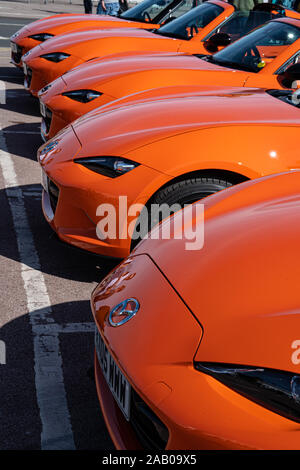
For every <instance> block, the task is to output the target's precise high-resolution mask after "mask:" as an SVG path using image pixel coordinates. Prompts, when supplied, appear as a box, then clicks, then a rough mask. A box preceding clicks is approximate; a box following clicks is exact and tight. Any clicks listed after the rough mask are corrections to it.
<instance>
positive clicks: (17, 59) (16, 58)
mask: <svg viewBox="0 0 300 470" xmlns="http://www.w3.org/2000/svg"><path fill="white" fill-rule="evenodd" d="M17 48H18V49H17V52H13V51H12V52H11V58H12V60H13V61H14V62H15V63H16V64H19V63H20V62H21V58H22V55H23V50H22V47H21V46H19V45H17Z"/></svg>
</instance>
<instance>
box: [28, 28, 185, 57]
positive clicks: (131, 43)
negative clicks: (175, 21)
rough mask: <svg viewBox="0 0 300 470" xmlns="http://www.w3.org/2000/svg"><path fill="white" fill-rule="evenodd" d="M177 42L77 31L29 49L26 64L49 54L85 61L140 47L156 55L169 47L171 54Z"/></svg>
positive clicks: (138, 32)
mask: <svg viewBox="0 0 300 470" xmlns="http://www.w3.org/2000/svg"><path fill="white" fill-rule="evenodd" d="M123 39H124V41H123ZM177 42H180V41H178V40H177V39H171V38H167V37H164V36H159V35H156V34H154V33H152V32H151V31H148V30H145V29H137V28H119V29H118V28H116V29H115V28H109V29H88V30H82V29H80V30H77V31H73V32H72V33H68V34H61V35H58V36H55V37H54V38H52V39H48V40H47V41H45V42H43V43H41V44H40V45H39V46H37V47H35V48H34V49H31V51H30V55H29V56H28V57H26V59H25V60H27V61H28V60H31V59H35V58H36V57H39V56H40V55H41V54H48V53H51V52H67V53H68V54H71V55H74V56H76V57H82V58H83V59H84V60H86V61H87V60H91V59H94V58H96V57H100V56H109V55H111V54H117V53H119V52H124V51H125V50H127V49H128V50H129V51H130V50H131V51H132V50H138V49H139V47H141V48H145V49H146V50H151V47H153V48H154V49H153V51H155V49H158V50H160V47H162V48H164V46H162V45H165V47H166V48H169V47H171V50H174V49H176V48H177ZM139 43H140V45H139ZM169 45H170V46H169ZM123 50H124V51H123Z"/></svg>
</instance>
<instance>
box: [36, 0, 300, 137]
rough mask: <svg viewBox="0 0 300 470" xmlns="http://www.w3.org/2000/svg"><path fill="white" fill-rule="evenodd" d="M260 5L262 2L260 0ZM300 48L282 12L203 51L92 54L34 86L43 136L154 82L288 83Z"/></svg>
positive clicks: (296, 23)
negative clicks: (94, 57) (216, 48)
mask: <svg viewBox="0 0 300 470" xmlns="http://www.w3.org/2000/svg"><path fill="white" fill-rule="evenodd" d="M263 5H264V4H263ZM299 54H300V20H295V19H290V18H289V19H287V18H282V19H278V20H273V21H271V22H269V23H267V24H266V25H264V26H262V27H260V28H257V29H256V30H255V31H253V32H251V33H249V34H248V35H247V36H245V37H243V38H241V39H239V40H238V41H236V42H235V43H233V44H231V45H229V46H228V47H227V48H226V49H223V50H222V51H220V52H218V53H216V54H214V55H212V56H207V57H200V58H199V57H198V56H193V55H184V56H183V55H179V54H169V55H164V54H157V55H149V56H140V57H124V58H122V59H121V58H120V59H119V60H117V61H116V60H114V59H111V60H109V59H107V60H105V61H101V60H95V61H91V62H90V63H88V64H83V65H81V66H79V67H77V68H75V69H74V70H72V71H70V72H68V73H67V74H65V75H63V76H62V77H59V78H58V79H56V80H55V81H54V82H52V83H51V84H50V85H48V86H47V87H45V88H44V89H43V90H41V91H40V92H39V97H40V101H41V107H40V108H41V114H42V117H43V119H42V125H41V134H42V137H43V139H44V140H47V139H48V138H51V137H53V136H54V135H55V134H56V133H57V132H58V131H59V130H60V129H62V128H63V127H64V126H66V125H67V124H69V123H70V122H72V121H74V120H75V119H76V118H78V117H79V116H81V115H83V114H85V113H87V112H89V111H91V110H93V109H95V108H98V107H99V106H102V105H105V104H107V103H110V102H113V101H114V100H116V99H120V98H122V97H124V96H126V95H129V94H136V93H140V92H141V91H142V90H146V89H152V88H156V87H167V86H168V87H172V86H173V87H179V86H182V87H185V86H188V85H189V86H209V85H212V86H213V85H214V86H216V85H219V86H222V85H223V86H224V85H225V86H229V85H231V86H245V87H263V88H267V87H269V88H284V87H290V86H291V85H292V82H293V81H294V80H295V79H297V78H298V79H300V75H299V70H298V76H296V78H295V74H292V73H290V76H291V77H292V76H293V77H294V78H293V79H291V80H289V79H288V76H289V73H288V72H289V71H291V70H293V69H292V68H291V67H293V66H294V65H293V64H295V63H296V62H297V61H298V57H299Z"/></svg>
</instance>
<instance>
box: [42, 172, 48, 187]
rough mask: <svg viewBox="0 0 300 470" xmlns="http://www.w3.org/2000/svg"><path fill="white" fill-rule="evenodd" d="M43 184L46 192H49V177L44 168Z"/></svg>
mask: <svg viewBox="0 0 300 470" xmlns="http://www.w3.org/2000/svg"><path fill="white" fill-rule="evenodd" d="M42 186H43V188H44V190H45V191H46V192H48V177H47V175H46V173H45V172H44V170H42Z"/></svg>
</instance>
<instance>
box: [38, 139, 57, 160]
mask: <svg viewBox="0 0 300 470" xmlns="http://www.w3.org/2000/svg"><path fill="white" fill-rule="evenodd" d="M58 142H59V141H58V140H53V141H51V142H49V143H48V144H47V145H45V146H44V147H43V149H42V150H41V151H40V156H42V155H45V154H46V153H48V152H50V151H51V150H53V149H55V147H56V146H57V145H58Z"/></svg>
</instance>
